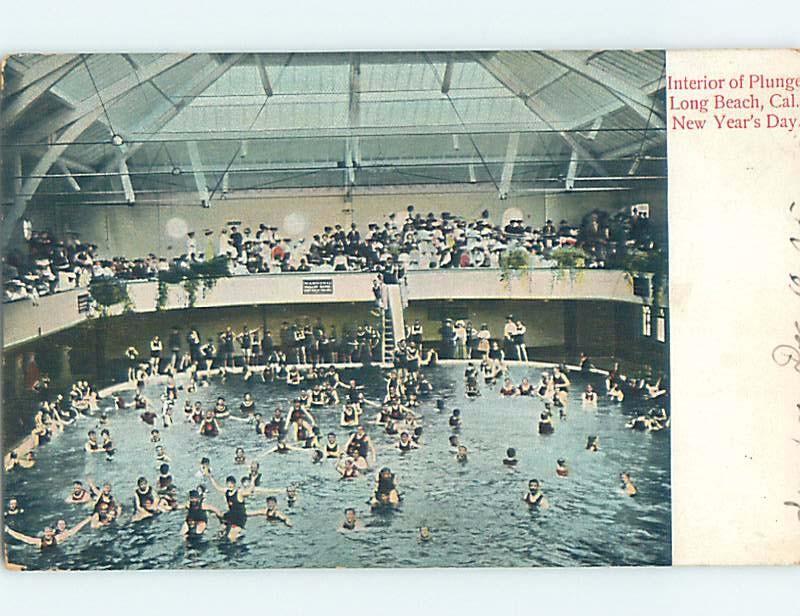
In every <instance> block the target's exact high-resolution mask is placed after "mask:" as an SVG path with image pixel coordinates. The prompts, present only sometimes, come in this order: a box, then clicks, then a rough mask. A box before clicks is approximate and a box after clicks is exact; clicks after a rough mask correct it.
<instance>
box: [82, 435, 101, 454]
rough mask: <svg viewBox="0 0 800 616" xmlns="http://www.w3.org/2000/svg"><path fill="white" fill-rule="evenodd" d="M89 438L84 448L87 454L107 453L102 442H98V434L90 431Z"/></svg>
mask: <svg viewBox="0 0 800 616" xmlns="http://www.w3.org/2000/svg"><path fill="white" fill-rule="evenodd" d="M87 437H88V440H87V441H86V444H85V445H84V446H83V450H84V451H85V452H86V453H105V451H103V447H102V446H101V445H100V442H99V441H98V440H97V432H95V431H94V430H89V432H88V433H87Z"/></svg>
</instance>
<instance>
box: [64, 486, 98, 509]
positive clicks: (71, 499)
mask: <svg viewBox="0 0 800 616" xmlns="http://www.w3.org/2000/svg"><path fill="white" fill-rule="evenodd" d="M91 500H92V495H91V493H90V492H89V490H87V489H86V488H84V487H83V483H82V482H80V481H75V482H73V483H72V492H70V493H69V496H67V498H66V499H64V502H66V503H67V504H70V505H82V504H84V503H88V502H89V501H91Z"/></svg>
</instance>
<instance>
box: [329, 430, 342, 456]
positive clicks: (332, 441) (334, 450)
mask: <svg viewBox="0 0 800 616" xmlns="http://www.w3.org/2000/svg"><path fill="white" fill-rule="evenodd" d="M341 455H342V452H341V451H339V443H337V442H336V433H335V432H328V442H327V443H325V457H326V458H338V457H340V456H341Z"/></svg>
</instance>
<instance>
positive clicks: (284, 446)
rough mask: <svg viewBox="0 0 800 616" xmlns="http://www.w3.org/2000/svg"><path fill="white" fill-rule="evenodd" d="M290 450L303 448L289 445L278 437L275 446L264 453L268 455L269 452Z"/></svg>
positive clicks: (287, 451)
mask: <svg viewBox="0 0 800 616" xmlns="http://www.w3.org/2000/svg"><path fill="white" fill-rule="evenodd" d="M291 451H303V448H302V447H295V446H293V445H290V444H289V443H287V442H286V441H285V440H283V439H282V438H279V439H278V444H277V445H275V447H273V448H272V449H270V450H269V451H267V452H266V453H265V454H264V455H269V454H271V453H289V452H291Z"/></svg>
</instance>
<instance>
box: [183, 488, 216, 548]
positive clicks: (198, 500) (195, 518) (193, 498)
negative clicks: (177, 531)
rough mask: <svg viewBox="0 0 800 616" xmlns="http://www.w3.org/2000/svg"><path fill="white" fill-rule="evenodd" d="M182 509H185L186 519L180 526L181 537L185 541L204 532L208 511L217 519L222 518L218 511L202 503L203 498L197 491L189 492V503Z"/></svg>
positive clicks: (206, 525)
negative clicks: (184, 538)
mask: <svg viewBox="0 0 800 616" xmlns="http://www.w3.org/2000/svg"><path fill="white" fill-rule="evenodd" d="M184 507H185V508H186V519H185V520H184V522H183V526H181V535H183V536H184V537H186V538H187V539H188V538H190V537H199V536H200V535H202V534H203V533H205V532H206V528H207V527H208V512H209V511H211V512H212V513H213V514H215V515H216V516H217V517H218V518H221V517H223V514H222V512H221V511H220V510H219V509H217V508H216V507H214V506H212V505H207V504H205V503H204V502H203V498H202V496H201V495H200V492H198V491H197V490H189V501H188V502H187V503H186V505H184Z"/></svg>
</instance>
